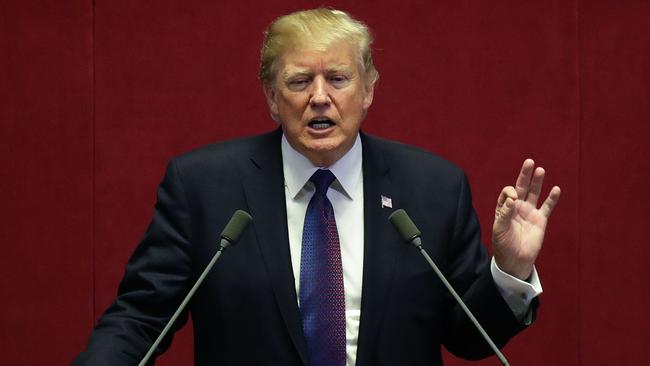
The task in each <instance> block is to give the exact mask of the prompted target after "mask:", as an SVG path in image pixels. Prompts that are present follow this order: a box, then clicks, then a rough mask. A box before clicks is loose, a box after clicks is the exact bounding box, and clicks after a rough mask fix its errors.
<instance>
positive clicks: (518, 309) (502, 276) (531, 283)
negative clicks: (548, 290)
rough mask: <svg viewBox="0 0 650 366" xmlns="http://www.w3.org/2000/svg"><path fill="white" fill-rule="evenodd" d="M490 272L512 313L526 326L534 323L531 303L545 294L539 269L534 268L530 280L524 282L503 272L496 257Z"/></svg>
mask: <svg viewBox="0 0 650 366" xmlns="http://www.w3.org/2000/svg"><path fill="white" fill-rule="evenodd" d="M490 270H491V272H492V278H493V279H494V283H495V284H496V285H497V289H499V293H500V294H501V296H502V297H503V299H504V300H505V301H506V304H508V307H510V310H512V313H513V314H514V315H515V317H516V318H517V320H519V321H520V322H522V323H523V324H524V325H529V324H530V323H531V322H532V312H531V311H530V303H531V302H532V301H533V299H534V298H535V297H537V296H539V295H540V294H541V293H542V292H543V290H542V284H541V282H540V281H539V276H538V275H537V269H535V267H533V273H532V274H531V275H530V277H529V278H528V280H527V281H522V280H520V279H518V278H516V277H514V276H511V275H509V274H507V273H505V272H503V271H502V270H501V268H499V266H498V265H497V262H496V261H495V260H494V257H492V263H491V264H490Z"/></svg>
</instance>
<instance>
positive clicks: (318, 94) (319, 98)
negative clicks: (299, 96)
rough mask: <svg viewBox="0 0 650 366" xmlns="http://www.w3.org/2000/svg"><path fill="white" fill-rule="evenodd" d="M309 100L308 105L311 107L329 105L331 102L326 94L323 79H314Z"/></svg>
mask: <svg viewBox="0 0 650 366" xmlns="http://www.w3.org/2000/svg"><path fill="white" fill-rule="evenodd" d="M312 85H313V89H312V95H311V99H310V100H309V103H310V104H311V105H312V106H313V107H316V106H324V105H329V104H330V103H331V102H332V101H331V99H330V96H329V92H328V85H327V80H325V78H324V77H322V76H318V77H316V78H315V79H314V82H313V84H312Z"/></svg>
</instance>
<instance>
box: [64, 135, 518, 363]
mask: <svg viewBox="0 0 650 366" xmlns="http://www.w3.org/2000/svg"><path fill="white" fill-rule="evenodd" d="M281 134H282V132H281V130H279V129H278V130H276V131H274V132H271V133H267V134H264V135H260V136H256V137H251V138H243V139H238V140H233V141H228V142H223V143H218V144H214V145H209V146H207V147H204V148H201V149H198V150H195V151H193V152H190V153H187V154H185V155H182V156H180V157H177V158H175V159H173V160H172V161H171V162H170V163H169V166H168V169H167V173H166V176H165V178H164V180H163V181H162V183H161V185H160V187H159V189H158V197H157V203H156V206H155V210H154V215H153V219H152V221H151V224H150V226H149V228H148V229H147V232H146V233H145V235H144V237H143V239H142V242H141V243H140V244H139V246H138V247H137V249H136V250H135V252H134V254H133V256H132V258H131V259H130V261H129V263H128V266H127V268H126V272H125V275H124V279H123V280H122V282H121V284H120V288H119V293H118V296H117V298H116V299H115V301H114V302H113V304H112V305H111V306H110V307H109V308H108V310H107V311H106V312H105V314H104V315H103V316H102V318H101V319H100V321H99V323H98V325H97V327H96V329H95V330H94V332H93V334H92V336H91V338H90V341H89V343H88V346H87V349H86V350H85V351H84V352H83V353H81V354H80V355H79V356H78V357H77V358H76V360H75V361H74V363H73V365H111V366H115V365H136V364H137V363H138V362H139V360H140V359H141V358H142V357H143V355H144V354H145V353H146V351H147V350H148V348H149V346H150V345H151V344H152V343H153V341H154V340H155V339H156V337H157V336H158V334H159V332H160V331H161V330H162V328H163V327H164V325H165V323H166V321H167V319H169V317H170V316H171V314H172V313H173V312H174V310H175V308H176V307H177V306H178V304H179V303H180V302H181V300H182V299H183V297H184V296H185V294H186V293H187V291H188V289H189V288H190V286H191V285H192V283H193V282H194V281H195V280H196V278H197V277H198V275H199V274H200V272H201V271H202V270H203V268H204V267H205V265H206V264H207V262H208V261H209V260H210V258H211V257H212V255H213V254H214V253H215V251H216V249H217V242H218V238H219V233H220V232H221V230H222V228H223V227H224V225H225V224H226V222H227V221H228V219H229V218H230V216H231V215H232V213H233V212H234V211H235V210H237V209H243V210H246V211H248V212H250V214H251V215H252V216H253V220H254V222H253V224H252V227H250V228H249V229H248V230H247V231H246V232H245V233H244V235H243V236H242V238H241V240H240V242H239V243H238V244H237V246H235V247H233V248H230V249H228V250H227V251H226V252H225V253H224V255H223V256H222V257H221V259H220V261H219V262H218V263H217V265H216V266H215V267H214V268H213V270H212V272H211V273H210V274H209V275H208V277H207V278H206V280H205V282H204V283H203V285H202V286H201V288H200V289H199V290H198V291H197V293H196V295H195V297H194V298H193V300H192V301H191V303H190V305H189V311H190V313H191V315H192V321H193V325H194V347H195V360H196V365H200V366H207V365H210V366H214V365H284V366H286V365H307V356H306V347H305V340H304V338H303V334H302V327H301V318H300V311H299V308H298V305H297V304H298V302H297V297H296V291H295V285H294V278H293V272H292V267H291V258H290V254H289V244H288V243H289V239H288V234H287V220H286V205H285V198H284V180H283V170H282V156H281V151H280V139H281ZM361 138H362V146H363V182H364V222H365V228H364V235H365V236H364V237H365V243H364V245H365V247H364V263H363V289H362V302H361V323H360V329H359V338H358V352H357V365H359V366H364V365H368V366H370V365H372V366H378V365H427V366H430V365H440V364H441V363H442V361H441V356H440V345H441V344H443V345H444V346H445V347H447V349H449V350H450V351H451V352H452V353H454V354H456V355H458V356H460V357H463V358H469V359H478V358H482V357H486V356H489V355H490V354H491V352H490V349H489V348H488V346H487V345H486V344H485V342H484V341H483V339H482V338H480V335H479V334H478V332H477V331H476V330H474V327H473V326H472V325H471V323H470V322H469V320H468V319H467V317H466V316H465V315H464V314H463V313H462V311H461V310H460V308H459V307H458V306H456V305H455V303H454V301H453V299H452V298H451V296H450V295H448V294H447V292H446V290H445V289H444V287H443V285H442V284H441V283H440V281H439V280H438V279H437V278H436V277H435V275H434V273H433V271H432V270H431V269H430V268H429V266H428V264H427V263H426V262H425V261H424V259H423V258H422V257H421V256H420V254H419V253H418V251H417V250H416V249H415V248H413V247H412V246H410V245H407V244H404V243H403V241H402V240H401V239H400V237H399V235H398V234H397V232H396V231H395V229H394V228H393V227H392V226H391V225H390V223H389V222H388V216H389V215H390V214H391V212H392V211H393V209H391V208H383V207H382V205H381V196H382V195H383V196H386V197H390V198H391V199H392V203H393V208H394V209H397V208H403V209H405V210H406V211H407V212H408V213H409V214H410V216H411V218H412V219H413V221H414V222H415V223H416V225H418V227H419V228H420V230H421V231H422V239H423V243H424V247H425V248H426V249H427V250H428V252H429V253H430V255H431V256H432V258H433V259H434V261H436V262H437V264H438V266H439V267H440V269H441V270H442V271H443V273H445V274H446V276H447V277H448V279H449V280H450V282H451V283H452V285H453V286H455V288H456V289H457V291H458V292H459V293H460V294H462V296H463V298H464V299H465V301H466V302H467V305H468V306H469V308H470V309H471V310H472V311H473V312H474V314H475V315H476V317H477V318H478V319H479V320H480V321H481V322H482V324H483V326H484V327H485V328H486V330H487V332H488V333H489V334H490V335H491V336H492V337H493V338H494V340H495V343H497V344H498V345H503V344H505V342H507V340H508V339H509V338H510V337H512V336H513V335H514V334H515V333H517V332H518V331H519V330H521V329H522V328H523V327H522V326H521V325H520V324H519V322H517V320H516V319H515V318H514V316H513V315H512V313H511V311H510V309H509V308H508V306H507V304H506V303H505V302H504V300H503V299H502V297H501V296H500V295H499V293H498V290H497V289H496V287H495V284H494V282H493V280H492V277H491V275H490V270H489V262H488V257H487V255H486V252H485V249H484V247H483V245H482V244H481V242H480V229H479V223H478V220H477V218H476V215H475V213H474V210H473V208H472V204H471V195H470V190H469V186H468V184H467V180H466V178H465V175H464V173H463V172H462V171H461V170H460V169H458V168H457V167H455V166H454V165H452V164H450V163H448V162H446V161H444V160H442V159H440V158H438V157H436V156H435V155H432V154H430V153H427V152H425V151H422V150H420V149H417V148H414V147H410V146H406V145H402V144H399V143H395V142H390V141H386V140H382V139H378V138H375V137H371V136H368V135H365V134H363V133H362V135H361ZM186 320H187V314H185V315H184V317H183V318H182V319H180V320H179V322H178V324H176V325H175V327H174V329H178V328H179V327H181V326H182V324H184V323H185V321H186ZM170 343H171V337H168V338H167V339H166V340H165V341H164V342H162V343H161V346H160V347H159V349H158V350H157V354H159V353H162V352H163V351H164V350H165V349H166V348H167V347H168V346H169V344H170Z"/></svg>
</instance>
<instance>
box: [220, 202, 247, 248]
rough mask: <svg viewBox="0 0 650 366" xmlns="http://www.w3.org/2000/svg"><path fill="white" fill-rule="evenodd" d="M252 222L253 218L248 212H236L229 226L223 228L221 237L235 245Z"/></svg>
mask: <svg viewBox="0 0 650 366" xmlns="http://www.w3.org/2000/svg"><path fill="white" fill-rule="evenodd" d="M251 221H253V218H252V217H251V215H249V214H248V212H246V211H242V210H237V211H235V213H234V214H233V215H232V217H231V218H230V221H228V224H226V227H224V228H223V231H222V232H221V237H222V238H224V239H226V240H228V241H229V242H230V244H233V245H234V244H235V243H237V241H238V240H239V237H240V236H241V234H242V233H243V232H244V230H245V229H246V227H247V226H248V224H250V223H251Z"/></svg>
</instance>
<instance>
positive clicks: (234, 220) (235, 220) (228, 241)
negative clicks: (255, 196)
mask: <svg viewBox="0 0 650 366" xmlns="http://www.w3.org/2000/svg"><path fill="white" fill-rule="evenodd" d="M252 221H253V218H252V217H251V215H250V214H249V213H248V212H246V211H243V210H237V211H235V213H234V214H233V215H232V217H231V218H230V221H228V223H227V224H226V227H224V228H223V231H222V232H221V242H220V243H219V250H218V251H217V252H216V253H215V254H214V256H213V257H212V259H211V260H210V262H209V263H208V265H207V266H206V267H205V269H204V270H203V272H202V273H201V275H200V276H199V278H198V279H197V280H196V282H195V283H194V286H192V288H191V289H190V291H189V292H188V293H187V296H185V299H183V302H181V304H180V305H179V306H178V309H176V312H175V313H174V315H172V317H171V318H170V319H169V322H167V325H165V328H164V329H163V330H162V332H161V333H160V335H159V336H158V338H157V339H156V341H155V342H154V343H153V344H152V345H151V347H150V348H149V351H147V354H146V355H144V358H142V361H140V363H139V364H138V366H145V365H146V364H147V362H148V361H149V358H151V355H152V354H153V352H154V351H155V350H156V348H157V347H158V345H159V344H160V342H161V341H162V340H163V338H165V335H167V333H168V332H169V329H171V327H172V325H173V324H174V322H175V321H176V319H177V318H178V317H179V315H181V313H182V312H183V309H185V306H187V304H188V303H189V302H190V299H191V298H192V296H194V293H195V292H196V290H197V289H198V288H199V286H201V283H203V280H204V279H205V277H206V276H207V275H208V272H210V270H211V269H212V266H214V264H215V263H216V262H217V259H219V257H220V256H221V253H222V252H223V251H224V250H226V248H228V247H229V246H231V245H235V244H237V242H238V241H239V238H240V237H241V234H242V233H243V232H244V230H246V228H247V227H248V225H249V224H250V223H251V222H252Z"/></svg>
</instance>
